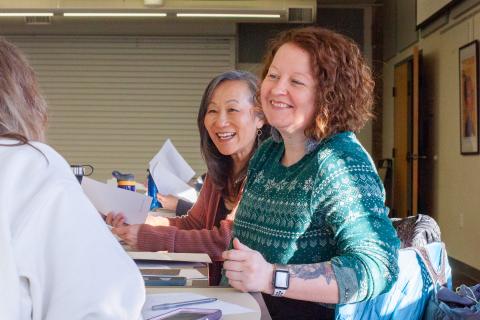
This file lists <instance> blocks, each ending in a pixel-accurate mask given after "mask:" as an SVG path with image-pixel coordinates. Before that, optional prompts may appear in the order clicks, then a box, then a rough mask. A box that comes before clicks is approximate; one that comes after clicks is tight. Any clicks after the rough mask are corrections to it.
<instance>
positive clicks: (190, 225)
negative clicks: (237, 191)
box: [168, 181, 213, 230]
mask: <svg viewBox="0 0 480 320" xmlns="http://www.w3.org/2000/svg"><path fill="white" fill-rule="evenodd" d="M211 192H213V190H212V188H211V186H210V184H208V185H207V182H206V181H205V184H204V186H203V187H202V190H200V194H199V195H198V199H197V201H196V202H195V204H194V205H193V207H192V208H191V209H190V210H189V211H188V213H187V215H184V216H181V217H175V218H168V221H169V223H170V226H172V227H177V228H178V229H182V230H194V229H195V230H198V229H203V228H205V227H206V217H205V215H206V214H207V208H208V207H209V206H208V199H209V198H211V194H210V193H211ZM210 207H211V206H210Z"/></svg>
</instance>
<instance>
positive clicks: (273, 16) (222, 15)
mask: <svg viewBox="0 0 480 320" xmlns="http://www.w3.org/2000/svg"><path fill="white" fill-rule="evenodd" d="M177 17H185V18H187V17H188V18H267V19H280V15H279V14H257V13H177Z"/></svg>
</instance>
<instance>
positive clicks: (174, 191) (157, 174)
mask: <svg viewBox="0 0 480 320" xmlns="http://www.w3.org/2000/svg"><path fill="white" fill-rule="evenodd" d="M150 173H151V175H152V177H153V181H155V185H156V186H157V189H158V192H160V193H161V194H164V195H168V194H171V195H174V196H176V197H179V198H182V199H184V200H188V201H190V202H195V201H197V192H196V191H195V189H194V188H192V187H191V186H189V185H188V184H186V183H185V182H183V181H182V180H181V179H180V178H179V177H177V176H176V175H175V174H173V173H172V172H171V171H169V170H168V169H167V168H166V167H164V166H163V163H157V165H156V166H155V167H154V168H153V169H152V168H150Z"/></svg>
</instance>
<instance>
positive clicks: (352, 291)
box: [332, 263, 361, 304]
mask: <svg viewBox="0 0 480 320" xmlns="http://www.w3.org/2000/svg"><path fill="white" fill-rule="evenodd" d="M332 269H333V273H334V274H335V278H336V280H337V285H338V295H339V297H338V299H339V302H338V303H339V304H344V303H353V302H359V300H361V299H360V297H359V292H358V289H359V288H358V279H357V275H356V273H355V270H354V269H351V268H349V267H345V266H339V265H336V264H334V263H332Z"/></svg>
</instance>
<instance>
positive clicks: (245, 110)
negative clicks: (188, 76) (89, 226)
mask: <svg viewBox="0 0 480 320" xmlns="http://www.w3.org/2000/svg"><path fill="white" fill-rule="evenodd" d="M257 85H258V80H257V78H256V77H255V76H254V75H253V74H251V73H249V72H242V71H229V72H225V73H222V74H220V75H218V76H217V77H215V78H214V79H213V80H212V81H211V82H210V83H209V84H208V86H207V88H206V89H205V92H204V94H203V97H202V101H201V104H200V109H199V111H198V117H197V125H198V130H199V132H200V146H201V151H202V155H203V157H204V159H205V161H206V164H207V175H206V178H205V182H204V185H203V187H202V189H201V191H200V195H199V198H198V200H197V202H196V203H195V204H194V206H193V207H192V209H190V211H189V212H188V214H187V215H186V216H182V217H175V218H168V219H165V220H166V221H165V222H166V225H165V226H151V225H148V224H141V225H140V224H137V225H130V226H123V222H124V219H123V216H122V215H121V214H117V215H113V214H109V215H108V216H107V223H109V224H112V225H113V226H115V228H113V229H112V231H113V232H114V233H115V234H116V235H118V236H119V237H120V238H122V239H123V240H124V241H125V242H126V243H127V244H128V245H130V246H132V247H134V248H136V249H139V250H143V251H160V250H167V251H170V252H201V253H207V254H209V255H210V257H211V259H212V260H213V261H214V262H213V264H212V265H211V268H210V285H218V283H219V281H220V270H221V266H222V262H221V261H222V251H224V250H225V249H226V248H227V247H228V244H229V243H230V240H231V229H232V220H233V218H234V216H235V211H236V206H237V203H238V201H239V199H240V196H241V189H242V186H243V182H244V180H245V175H246V171H247V166H248V162H249V160H250V157H251V156H252V154H253V153H254V152H255V150H256V148H257V147H258V144H259V142H260V140H259V139H260V138H261V137H264V136H265V135H264V134H263V135H262V127H263V125H264V121H263V113H262V112H261V111H260V109H259V108H256V107H255V94H256V91H257Z"/></svg>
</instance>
